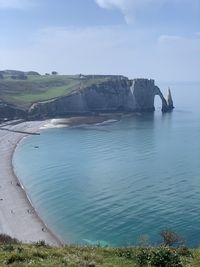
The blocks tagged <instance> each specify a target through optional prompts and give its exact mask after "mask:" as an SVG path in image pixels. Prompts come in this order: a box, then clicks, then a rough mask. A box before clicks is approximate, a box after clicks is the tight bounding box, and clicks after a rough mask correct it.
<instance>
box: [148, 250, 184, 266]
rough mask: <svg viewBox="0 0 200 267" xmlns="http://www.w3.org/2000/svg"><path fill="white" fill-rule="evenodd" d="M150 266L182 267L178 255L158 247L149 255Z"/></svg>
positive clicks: (173, 251)
mask: <svg viewBox="0 0 200 267" xmlns="http://www.w3.org/2000/svg"><path fill="white" fill-rule="evenodd" d="M150 264H151V265H152V266H155V267H158V266H159V267H182V266H183V265H182V264H181V259H180V255H179V254H178V253H177V252H176V251H175V250H171V249H170V248H166V247H160V248H158V249H157V250H155V251H152V253H151V259H150Z"/></svg>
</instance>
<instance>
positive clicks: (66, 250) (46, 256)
mask: <svg viewBox="0 0 200 267" xmlns="http://www.w3.org/2000/svg"><path fill="white" fill-rule="evenodd" d="M152 250H156V248H152ZM138 251H139V248H136V247H135V248H121V249H120V248H100V247H75V246H66V247H60V248H55V247H49V246H38V245H22V244H15V245H14V244H13V245H11V244H5V245H0V266H2V267H3V266H15V267H19V266H31V267H40V266H43V267H47V266H48V267H50V266H52V267H53V266H59V267H61V266H71V267H72V266H74V267H75V266H84V267H87V266H88V267H89V266H90V267H100V266H102V267H114V266H116V267H119V266H121V267H122V266H127V267H129V266H130V267H139V264H138V263H137V260H136V257H137V254H138ZM181 261H182V266H184V267H199V266H200V249H196V250H193V251H191V256H187V257H185V256H182V257H181ZM144 266H146V265H144ZM148 267H151V266H150V265H149V266H148ZM169 267H175V265H173V266H171V265H170V266H169Z"/></svg>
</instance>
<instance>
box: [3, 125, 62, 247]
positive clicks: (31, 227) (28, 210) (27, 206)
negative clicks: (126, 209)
mask: <svg viewBox="0 0 200 267" xmlns="http://www.w3.org/2000/svg"><path fill="white" fill-rule="evenodd" d="M45 122H46V121H36V122H23V123H20V124H16V125H6V126H4V127H3V126H2V128H8V129H9V130H11V131H1V130H0V158H1V161H0V233H3V234H8V235H10V236H11V237H15V238H17V239H18V240H19V241H23V242H25V243H33V242H38V241H41V240H44V241H45V243H47V244H50V245H54V246H61V245H63V244H64V242H63V241H62V240H61V238H59V237H58V236H56V235H55V234H54V233H53V232H52V231H51V229H49V227H48V225H47V224H46V223H45V222H44V221H43V220H42V218H41V216H40V214H39V212H37V210H35V208H34V206H33V204H32V202H31V199H30V198H29V196H28V195H27V193H26V189H25V188H24V186H23V183H21V181H20V178H19V177H17V175H16V173H15V170H14V166H13V155H14V152H15V149H16V147H17V145H18V144H19V143H20V141H22V140H23V138H25V137H27V135H28V134H25V133H19V132H12V131H15V130H17V131H18V130H20V131H25V130H29V132H36V131H39V132H40V131H41V130H40V128H41V127H42V126H43V125H44V123H45Z"/></svg>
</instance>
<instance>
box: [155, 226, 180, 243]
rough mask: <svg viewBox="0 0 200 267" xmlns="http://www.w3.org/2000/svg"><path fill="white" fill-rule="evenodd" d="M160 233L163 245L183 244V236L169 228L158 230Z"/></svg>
mask: <svg viewBox="0 0 200 267" xmlns="http://www.w3.org/2000/svg"><path fill="white" fill-rule="evenodd" d="M160 235H161V237H162V239H163V243H164V245H165V246H169V247H171V246H174V245H177V246H179V245H183V244H184V240H183V238H182V237H181V236H180V235H179V234H177V233H176V232H174V231H172V230H171V229H169V228H165V229H163V230H162V231H161V232H160Z"/></svg>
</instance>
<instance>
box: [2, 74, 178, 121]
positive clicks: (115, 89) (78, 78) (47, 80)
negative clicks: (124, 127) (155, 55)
mask: <svg viewBox="0 0 200 267" xmlns="http://www.w3.org/2000/svg"><path fill="white" fill-rule="evenodd" d="M52 73H53V74H52V75H50V74H48V75H40V74H38V73H37V72H33V71H31V72H30V71H29V72H20V71H12V70H11V71H10V70H9V71H1V72H0V119H1V120H3V121H4V120H7V119H8V120H10V119H18V118H20V119H21V118H23V119H26V120H34V119H45V118H55V117H63V116H70V115H94V114H96V115H98V114H101V113H121V114H122V113H132V112H153V111H154V110H155V107H154V98H155V96H156V95H159V97H160V99H161V102H162V112H170V111H172V110H173V108H174V106H173V100H172V96H171V92H170V91H169V92H168V98H167V99H165V97H164V96H163V94H162V92H161V90H160V89H159V88H158V87H157V86H156V85H155V82H154V80H152V79H145V78H142V79H141V78H140V79H131V80H130V79H128V78H127V77H124V76H122V75H82V74H79V75H58V74H57V73H56V72H52Z"/></svg>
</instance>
